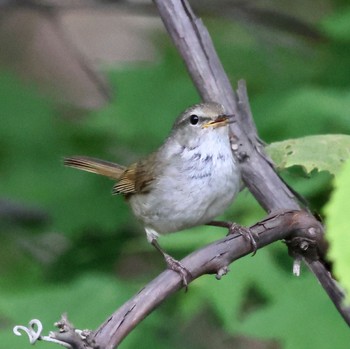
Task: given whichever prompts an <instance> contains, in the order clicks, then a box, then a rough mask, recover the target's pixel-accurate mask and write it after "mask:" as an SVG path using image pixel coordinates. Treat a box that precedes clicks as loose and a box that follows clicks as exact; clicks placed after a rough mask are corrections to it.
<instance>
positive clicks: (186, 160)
mask: <svg viewBox="0 0 350 349" xmlns="http://www.w3.org/2000/svg"><path fill="white" fill-rule="evenodd" d="M232 121H233V120H232V115H226V114H225V112H224V109H223V107H222V106H221V105H219V104H216V103H202V104H196V105H194V106H192V107H190V108H188V109H187V110H185V111H184V112H183V113H182V114H181V115H180V116H179V117H178V118H177V119H176V121H175V123H174V126H173V128H172V130H171V133H170V135H169V136H168V138H167V139H166V140H165V142H164V143H163V145H162V146H161V147H160V148H159V149H158V150H157V151H155V152H154V153H152V154H151V155H149V156H148V157H146V158H145V159H144V160H140V161H139V162H137V163H134V164H132V165H130V166H128V167H124V166H121V165H118V164H115V163H111V162H107V161H103V160H99V159H94V158H90V157H84V156H74V157H69V158H66V159H65V160H64V164H65V165H66V166H70V167H74V168H77V169H79V170H84V171H88V172H93V173H97V174H100V175H103V176H106V177H109V178H111V179H114V180H116V181H117V183H116V184H115V185H114V187H113V194H122V195H124V196H125V198H126V200H127V201H128V203H129V204H130V206H131V208H132V211H133V213H134V215H135V216H136V218H137V219H138V220H139V221H140V222H142V224H143V225H144V228H145V231H146V234H147V239H148V241H149V242H150V243H151V244H152V245H154V246H155V247H156V248H157V250H158V251H159V252H160V253H161V254H162V255H163V256H164V258H165V261H166V263H167V265H168V267H169V268H170V269H172V270H174V271H177V272H178V273H180V274H181V275H182V279H183V282H184V284H185V285H187V277H188V276H189V272H188V271H187V269H186V268H184V267H183V266H182V264H181V263H180V262H179V261H177V260H176V259H174V258H173V257H171V256H170V255H168V254H167V253H165V252H164V251H163V250H162V249H161V247H160V246H159V244H158V242H157V238H158V236H159V234H167V233H171V232H175V231H179V230H183V229H186V228H190V227H194V226H197V225H201V224H207V223H209V222H211V221H212V219H213V218H214V217H216V216H217V215H219V214H221V213H222V212H223V211H224V210H225V209H226V208H227V207H228V206H229V204H230V203H231V202H232V201H233V199H234V197H235V196H236V194H237V193H238V191H239V189H240V169H239V166H238V163H237V161H236V159H235V157H234V156H233V154H232V150H231V144H230V139H229V127H228V125H229V123H230V122H232Z"/></svg>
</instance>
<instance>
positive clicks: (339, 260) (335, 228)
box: [325, 161, 350, 299]
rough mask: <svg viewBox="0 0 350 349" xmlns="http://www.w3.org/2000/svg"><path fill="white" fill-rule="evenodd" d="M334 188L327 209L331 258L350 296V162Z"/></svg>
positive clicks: (338, 177)
mask: <svg viewBox="0 0 350 349" xmlns="http://www.w3.org/2000/svg"><path fill="white" fill-rule="evenodd" d="M334 187H335V189H334V191H333V193H332V197H331V199H330V201H329V202H328V204H327V206H326V208H325V213H326V216H327V221H326V224H327V235H326V236H327V239H328V241H329V242H330V248H329V258H330V259H331V260H332V261H333V262H334V272H335V275H336V276H337V277H338V279H339V281H340V283H341V284H342V285H343V286H344V288H345V289H346V290H347V294H348V295H350V253H349V251H350V222H349V217H348V214H349V212H350V200H349V198H350V161H347V162H346V164H345V165H344V166H343V168H342V169H341V171H340V173H339V175H338V176H337V177H335V178H334ZM348 299H350V297H349V296H348Z"/></svg>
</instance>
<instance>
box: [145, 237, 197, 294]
mask: <svg viewBox="0 0 350 349" xmlns="http://www.w3.org/2000/svg"><path fill="white" fill-rule="evenodd" d="M151 244H152V245H153V246H154V247H155V248H156V249H157V250H158V251H159V252H160V254H161V255H162V256H163V257H164V260H165V263H166V264H167V266H168V268H169V269H171V270H173V271H175V272H176V273H178V274H180V276H181V278H182V283H183V285H184V286H185V289H186V291H187V289H188V281H189V280H190V279H191V278H192V275H191V273H190V271H189V270H188V269H187V268H186V267H185V266H184V265H183V264H182V263H181V262H179V261H178V260H177V259H175V258H173V257H172V256H170V255H169V254H167V253H166V252H164V250H163V249H162V248H161V247H160V246H159V244H158V241H157V239H152V240H151Z"/></svg>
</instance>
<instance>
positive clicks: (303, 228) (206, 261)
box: [90, 210, 350, 349]
mask: <svg viewBox="0 0 350 349" xmlns="http://www.w3.org/2000/svg"><path fill="white" fill-rule="evenodd" d="M281 227H283V229H281ZM320 230H322V226H321V224H320V223H319V222H316V224H315V220H314V217H313V216H312V215H310V214H309V213H307V212H305V211H293V210H290V211H284V212H281V213H276V214H274V215H270V216H268V217H267V218H265V219H264V220H262V221H260V222H258V223H256V224H255V225H253V226H252V227H250V231H251V232H252V233H253V234H254V235H256V236H258V239H257V244H258V248H262V247H264V246H266V245H268V244H270V243H273V242H275V241H276V240H281V239H285V238H287V237H288V236H291V234H293V235H295V236H298V237H299V238H304V239H309V241H312V242H313V243H310V246H309V247H310V248H309V254H310V256H313V257H310V260H311V259H313V258H314V257H316V256H317V241H315V240H314V238H315V236H314V234H313V233H314V231H320ZM249 253H251V244H250V242H249V241H248V240H247V239H246V238H245V237H244V236H242V235H239V234H238V235H237V234H235V235H228V236H227V237H225V238H223V239H220V240H218V241H216V242H214V243H212V244H210V245H207V246H205V247H203V248H202V249H200V250H197V251H195V252H193V253H192V254H190V255H189V256H187V257H185V258H184V259H183V260H182V261H181V263H182V264H183V265H184V266H185V267H186V269H188V270H189V271H190V273H191V275H192V277H193V278H192V280H191V281H193V280H194V279H196V278H198V277H200V276H202V275H204V274H215V273H216V275H217V278H218V279H219V278H220V277H221V276H222V275H224V274H225V273H226V272H227V271H228V265H229V264H230V263H232V262H233V261H234V260H237V259H239V258H241V257H243V256H245V255H247V254H249ZM316 258H317V257H316ZM313 262H315V261H313ZM180 288H182V279H181V276H180V275H179V274H177V273H175V272H173V271H171V270H166V271H164V272H163V273H161V274H160V275H159V276H158V277H157V278H155V279H154V280H153V281H152V282H150V283H149V284H148V285H146V286H145V287H144V288H143V289H141V290H140V291H139V292H138V293H137V294H136V295H135V296H134V297H132V298H131V299H130V300H129V301H127V302H126V303H125V304H124V305H123V306H122V307H120V308H119V309H118V310H117V311H116V312H115V313H114V314H113V315H111V316H110V317H109V318H108V319H107V320H106V321H105V323H104V324H102V325H101V326H100V328H99V329H98V330H97V331H96V332H95V333H94V335H93V338H92V341H94V342H95V347H98V348H103V349H112V348H114V347H115V346H117V345H118V344H119V343H120V342H121V341H122V340H123V339H124V338H125V337H126V336H127V334H128V333H129V332H130V331H131V330H132V329H133V328H134V327H135V326H136V325H137V324H138V323H139V322H140V321H142V320H143V319H144V318H145V317H146V316H147V315H148V314H149V313H150V312H152V311H153V310H154V309H155V308H156V307H157V306H158V305H159V304H161V303H162V302H163V301H164V300H165V299H166V298H167V297H169V296H170V295H171V294H173V293H174V292H176V291H178V290H179V289H180ZM348 314H349V315H350V313H348ZM347 321H349V322H350V316H349V317H348V319H347ZM90 341H91V340H90Z"/></svg>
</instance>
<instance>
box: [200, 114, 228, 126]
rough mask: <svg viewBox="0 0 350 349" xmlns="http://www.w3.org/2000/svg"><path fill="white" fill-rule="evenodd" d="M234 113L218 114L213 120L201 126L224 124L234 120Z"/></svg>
mask: <svg viewBox="0 0 350 349" xmlns="http://www.w3.org/2000/svg"><path fill="white" fill-rule="evenodd" d="M233 117H234V115H219V116H218V117H217V118H216V119H215V120H212V121H209V122H207V123H206V124H204V125H203V126H202V128H208V127H212V128H217V127H221V126H226V125H228V124H231V123H233V122H234V120H233Z"/></svg>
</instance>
